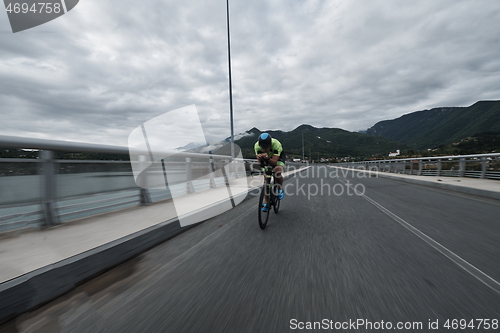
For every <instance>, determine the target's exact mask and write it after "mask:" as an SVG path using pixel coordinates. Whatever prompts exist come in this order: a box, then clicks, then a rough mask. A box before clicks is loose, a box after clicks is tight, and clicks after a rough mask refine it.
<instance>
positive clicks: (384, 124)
mask: <svg viewBox="0 0 500 333" xmlns="http://www.w3.org/2000/svg"><path fill="white" fill-rule="evenodd" d="M484 132H500V101H480V102H477V103H475V104H473V105H471V106H469V107H443V108H435V109H431V110H424V111H417V112H413V113H410V114H406V115H404V116H401V117H399V118H397V119H393V120H384V121H380V122H378V123H376V124H375V125H374V126H373V127H371V128H369V129H368V130H367V134H369V135H374V136H380V137H383V138H386V139H390V140H395V141H399V142H401V143H405V144H407V145H408V146H409V147H411V148H413V149H434V148H436V147H438V146H442V145H449V144H452V143H457V142H460V141H461V140H463V139H466V138H467V137H470V136H474V135H477V134H479V133H484Z"/></svg>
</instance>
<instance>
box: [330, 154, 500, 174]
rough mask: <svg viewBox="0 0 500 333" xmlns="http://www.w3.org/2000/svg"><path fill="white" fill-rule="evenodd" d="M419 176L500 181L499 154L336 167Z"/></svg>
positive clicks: (377, 161)
mask: <svg viewBox="0 0 500 333" xmlns="http://www.w3.org/2000/svg"><path fill="white" fill-rule="evenodd" d="M336 165H339V166H346V167H353V166H355V167H356V168H361V169H364V170H376V171H381V172H392V173H401V174H410V175H418V176H438V177H471V178H488V179H497V180H500V154H498V153H495V154H476V155H458V156H432V157H419V158H405V159H391V160H373V161H361V162H350V163H340V164H336Z"/></svg>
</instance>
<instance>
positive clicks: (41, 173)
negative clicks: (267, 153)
mask: <svg viewBox="0 0 500 333" xmlns="http://www.w3.org/2000/svg"><path fill="white" fill-rule="evenodd" d="M0 148H16V149H35V150H40V155H39V157H38V158H36V159H33V158H31V159H30V158H0V167H2V166H4V169H5V165H9V166H11V167H13V168H14V169H15V168H16V166H17V165H18V164H19V163H23V164H24V165H26V164H29V163H31V164H34V165H35V166H34V167H33V168H32V170H31V174H27V175H19V176H15V175H14V176H4V177H2V173H1V172H0V187H4V189H2V191H0V231H6V230H12V229H18V228H23V227H34V226H35V227H47V226H52V225H56V224H60V223H62V222H65V221H69V220H73V219H75V218H80V217H86V216H91V215H95V214H98V213H104V212H107V211H111V210H116V209H121V208H127V207H132V206H137V205H150V204H152V203H155V202H158V201H161V200H165V199H170V198H172V196H173V195H182V194H188V193H195V192H198V191H201V190H205V189H208V188H214V187H218V186H223V185H225V184H227V183H229V181H230V179H234V178H240V177H245V176H247V175H249V174H253V173H259V171H260V167H259V166H258V164H257V163H256V162H257V161H256V160H249V159H234V160H233V161H236V162H237V163H244V164H245V170H246V172H245V174H241V173H235V172H230V173H229V174H227V175H226V174H225V173H223V174H224V177H219V178H214V177H213V176H212V177H211V178H205V179H203V180H197V178H198V176H200V174H201V175H203V174H207V173H210V174H212V175H213V171H215V170H216V169H219V168H220V167H223V166H224V165H226V164H227V163H228V161H229V160H231V158H230V156H226V155H213V154H210V155H209V154H198V153H188V152H175V156H176V158H178V159H179V161H176V162H165V164H166V165H167V167H168V168H170V170H173V172H177V173H178V174H179V177H178V178H179V181H178V182H176V183H172V184H170V183H169V184H168V185H172V186H168V187H167V189H166V190H154V189H153V190H147V189H144V188H140V187H138V186H137V185H136V184H135V182H134V177H133V172H132V168H131V165H132V163H134V162H131V161H112V160H66V159H55V157H54V156H55V154H54V152H56V151H63V152H95V153H107V154H124V155H125V154H126V155H128V154H129V149H128V147H120V146H109V145H96V144H86V143H78V142H64V141H57V140H43V139H28V138H20V137H12V136H4V135H0ZM170 153H172V152H170ZM146 154H147V153H146ZM200 159H202V160H204V161H202V162H199V160H200ZM208 159H210V160H209V161H207V160H208ZM197 160H198V161H197ZM137 163H140V162H137ZM7 169H8V168H7ZM33 169H36V170H35V171H34V170H33ZM104 169H106V170H104ZM110 169H111V170H110ZM233 171H234V170H233ZM159 172H161V171H159ZM163 172H165V170H163ZM14 174H15V172H14ZM23 177H24V178H23ZM202 178H203V177H202ZM20 187H21V188H23V189H22V191H21V192H22V193H18V192H19V191H20V190H21V189H19V188H20ZM16 191H17V192H16ZM10 192H12V193H14V194H13V195H12V196H13V197H11V196H9V195H8V193H10ZM6 193H7V194H6ZM16 196H17V197H16Z"/></svg>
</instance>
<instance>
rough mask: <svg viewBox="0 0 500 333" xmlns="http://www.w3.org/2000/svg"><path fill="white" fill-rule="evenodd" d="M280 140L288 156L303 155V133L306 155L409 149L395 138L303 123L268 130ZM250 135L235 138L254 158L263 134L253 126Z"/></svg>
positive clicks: (365, 154) (369, 153)
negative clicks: (284, 129)
mask: <svg viewBox="0 0 500 333" xmlns="http://www.w3.org/2000/svg"><path fill="white" fill-rule="evenodd" d="M266 132H267V133H269V134H271V136H272V137H273V138H276V139H278V140H279V141H280V142H281V143H282V144H283V147H284V149H285V152H286V154H287V156H289V157H297V158H298V157H302V133H304V155H305V157H306V158H309V159H314V160H317V159H318V157H319V158H335V157H346V156H350V157H356V158H369V157H372V156H373V155H380V156H384V155H385V156H386V155H387V154H388V153H389V152H390V151H395V150H397V149H401V150H402V149H406V148H407V146H406V145H404V144H401V143H398V142H395V141H392V140H388V139H385V138H381V137H375V136H371V135H367V134H361V133H356V132H349V131H345V130H342V129H338V128H316V127H313V126H310V125H301V126H299V127H297V128H296V129H294V130H293V131H290V132H283V131H266ZM247 133H249V135H247V136H245V137H243V138H241V139H240V140H237V141H236V144H238V145H239V146H240V147H241V149H242V151H243V155H244V157H246V158H254V157H255V155H254V152H253V146H254V144H255V142H256V141H257V138H258V136H259V135H260V133H262V132H261V131H260V130H259V129H257V128H252V129H251V130H249V131H248V132H247Z"/></svg>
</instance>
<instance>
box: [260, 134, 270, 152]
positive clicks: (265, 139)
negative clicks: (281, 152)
mask: <svg viewBox="0 0 500 333" xmlns="http://www.w3.org/2000/svg"><path fill="white" fill-rule="evenodd" d="M271 140H272V138H271V135H269V134H268V133H262V134H261V135H260V136H259V146H260V147H261V148H262V149H267V148H270V147H271Z"/></svg>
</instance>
